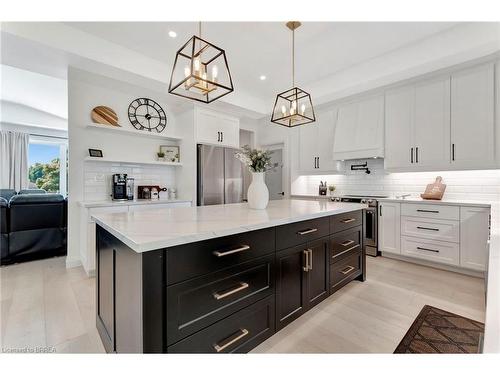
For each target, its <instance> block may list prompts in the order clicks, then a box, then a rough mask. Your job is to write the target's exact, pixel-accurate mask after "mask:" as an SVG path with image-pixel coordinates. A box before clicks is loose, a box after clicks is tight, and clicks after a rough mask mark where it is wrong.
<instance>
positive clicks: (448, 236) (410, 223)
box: [401, 216, 460, 243]
mask: <svg viewBox="0 0 500 375" xmlns="http://www.w3.org/2000/svg"><path fill="white" fill-rule="evenodd" d="M401 235H402V236H413V237H418V238H428V239H431V240H439V241H450V242H457V243H458V241H459V238H460V222H459V221H455V220H440V219H424V218H418V217H409V216H403V217H402V218H401Z"/></svg>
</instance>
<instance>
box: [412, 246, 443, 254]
mask: <svg viewBox="0 0 500 375" xmlns="http://www.w3.org/2000/svg"><path fill="white" fill-rule="evenodd" d="M417 249H418V250H425V251H432V252H433V253H439V250H434V249H428V248H426V247H420V246H417Z"/></svg>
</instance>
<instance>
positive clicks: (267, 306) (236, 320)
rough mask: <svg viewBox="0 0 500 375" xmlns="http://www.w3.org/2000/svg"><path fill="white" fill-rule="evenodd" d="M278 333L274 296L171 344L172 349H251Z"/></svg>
mask: <svg viewBox="0 0 500 375" xmlns="http://www.w3.org/2000/svg"><path fill="white" fill-rule="evenodd" d="M274 333H275V319H274V296H270V297H267V298H264V299H263V300H260V301H258V302H256V303H254V304H253V305H251V306H248V307H246V308H244V309H242V310H240V311H238V312H236V313H234V314H233V315H231V316H229V317H227V318H225V319H223V320H221V321H219V322H217V323H215V324H213V325H211V326H210V327H208V328H205V329H203V330H201V331H199V332H197V333H195V334H193V335H191V336H189V337H186V338H185V339H183V340H181V341H179V342H178V343H176V344H174V345H171V346H169V347H168V349H167V352H168V353H247V352H248V351H250V350H251V349H253V348H255V347H256V346H257V345H259V344H260V343H261V342H263V341H264V340H266V339H267V338H268V337H270V336H272V335H273V334H274Z"/></svg>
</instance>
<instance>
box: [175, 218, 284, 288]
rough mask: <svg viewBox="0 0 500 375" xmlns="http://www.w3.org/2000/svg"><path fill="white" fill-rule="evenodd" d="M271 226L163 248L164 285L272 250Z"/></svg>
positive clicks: (273, 240)
mask: <svg viewBox="0 0 500 375" xmlns="http://www.w3.org/2000/svg"><path fill="white" fill-rule="evenodd" d="M274 249H275V228H266V229H261V230H256V231H252V232H246V233H240V234H236V235H232V236H226V237H220V238H215V239H212V240H207V241H200V242H195V243H191V244H187V245H180V246H175V247H171V248H168V249H167V257H166V258H167V261H166V274H167V277H166V281H167V285H171V284H175V283H178V282H181V281H185V280H189V279H191V278H193V277H197V276H202V275H205V274H208V273H211V272H215V271H218V270H221V269H224V268H227V267H231V266H234V265H237V264H239V263H243V262H246V261H248V260H251V259H254V258H258V257H260V256H263V255H266V254H270V253H274Z"/></svg>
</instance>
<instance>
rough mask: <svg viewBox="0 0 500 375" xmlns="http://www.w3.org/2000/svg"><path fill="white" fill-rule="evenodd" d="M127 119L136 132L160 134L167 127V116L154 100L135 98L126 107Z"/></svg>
mask: <svg viewBox="0 0 500 375" xmlns="http://www.w3.org/2000/svg"><path fill="white" fill-rule="evenodd" d="M128 118H129V120H130V123H131V124H132V125H133V126H134V128H136V129H138V130H147V131H150V132H151V131H156V132H157V133H161V132H162V131H163V130H164V129H165V127H166V126H167V116H166V115H165V112H164V111H163V108H162V107H161V106H160V105H159V104H158V103H157V102H155V101H154V100H152V99H148V98H137V99H135V100H134V101H133V102H132V103H130V105H129V106H128Z"/></svg>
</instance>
